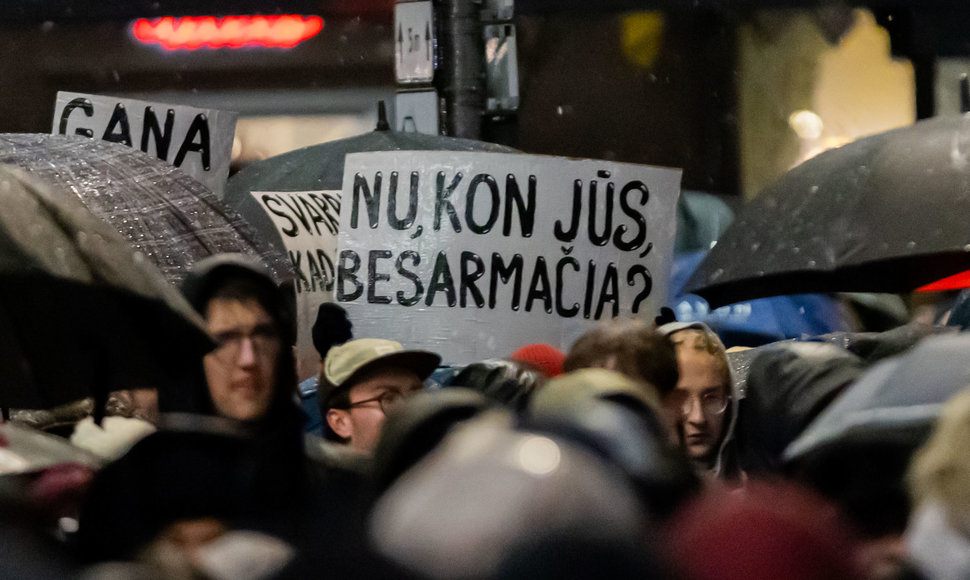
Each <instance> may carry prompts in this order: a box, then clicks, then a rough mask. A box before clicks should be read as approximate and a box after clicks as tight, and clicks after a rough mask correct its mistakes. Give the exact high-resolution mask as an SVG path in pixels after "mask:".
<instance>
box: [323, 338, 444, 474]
mask: <svg viewBox="0 0 970 580" xmlns="http://www.w3.org/2000/svg"><path fill="white" fill-rule="evenodd" d="M440 362H441V357H440V356H438V355H437V354H434V353H432V352H428V351H423V350H404V347H403V346H401V344H400V343H398V342H395V341H393V340H385V339H381V338H359V339H356V340H351V341H349V342H347V343H344V344H342V345H339V346H335V347H333V348H332V349H330V352H328V353H327V357H326V359H325V360H324V363H323V372H322V373H321V376H320V387H319V399H320V415H321V416H322V417H324V419H325V422H324V435H325V436H326V438H327V439H329V440H331V441H339V442H343V443H345V444H347V445H348V446H349V448H350V449H351V450H352V451H355V452H357V453H361V454H364V455H369V454H371V453H372V452H373V451H374V448H375V447H376V446H377V442H378V440H379V439H380V435H381V429H382V428H383V425H384V419H385V418H386V417H387V414H388V413H391V412H393V411H394V409H395V408H396V407H397V406H399V405H400V404H401V403H402V402H403V401H404V400H405V399H406V398H407V397H409V396H410V395H412V394H414V393H415V392H417V391H420V390H421V389H422V388H423V387H424V381H425V380H426V379H427V378H428V377H429V376H431V373H432V372H433V371H434V370H435V369H436V368H437V367H438V364H439V363H440Z"/></svg>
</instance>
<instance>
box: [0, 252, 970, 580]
mask: <svg viewBox="0 0 970 580" xmlns="http://www.w3.org/2000/svg"><path fill="white" fill-rule="evenodd" d="M183 293H184V294H185V296H186V298H187V299H188V301H189V302H190V303H191V304H192V306H193V307H194V308H195V309H196V310H197V311H198V313H199V314H200V315H202V317H203V318H204V320H205V323H206V326H207V330H208V331H209V334H210V335H211V336H212V337H213V340H214V342H215V348H214V349H213V350H212V351H211V352H210V353H209V354H207V355H205V357H204V358H203V359H202V360H200V361H198V373H197V376H196V380H195V381H194V382H192V381H189V384H185V385H183V387H182V388H179V389H177V390H172V389H163V390H160V391H158V392H157V393H156V392H153V391H142V390H138V391H133V392H130V393H116V394H115V395H114V396H113V397H112V399H111V400H112V404H113V405H114V407H112V408H111V409H109V413H108V416H106V417H103V418H101V417H98V418H99V419H100V421H94V420H92V419H91V418H87V419H84V420H81V421H78V422H76V425H73V427H74V428H73V433H65V434H64V435H65V436H69V437H70V441H71V444H73V445H75V446H76V447H77V448H78V449H87V450H89V451H91V452H93V453H96V454H98V455H99V456H100V457H101V458H102V461H103V465H102V466H100V467H98V468H96V469H92V468H91V467H89V466H85V465H79V464H70V463H62V464H58V465H55V466H54V467H48V468H46V469H43V470H39V471H35V472H31V473H29V474H26V475H24V476H22V477H21V478H19V479H16V480H15V483H10V484H3V485H2V486H0V497H2V498H3V501H4V503H5V504H6V505H7V506H8V509H6V510H5V514H4V515H3V516H2V520H3V522H4V525H3V526H0V535H2V536H5V539H4V540H3V541H0V552H3V555H2V556H0V571H2V576H3V577H9V578H21V577H22V578H44V577H52V578H66V577H78V578H85V579H88V580H109V579H116V578H172V579H213V580H217V579H229V578H232V579H243V580H246V579H260V578H382V579H384V578H427V579H452V578H455V579H458V578H461V579H486V578H488V579H491V578H496V579H512V578H610V579H614V578H616V579H621V578H661V579H684V580H694V579H696V580H706V579H720V578H723V579H734V578H737V579H742V578H744V579H762V578H763V579H768V578H772V579H776V578H793V579H831V578H846V579H852V578H859V579H894V578H895V579H903V578H914V579H918V578H926V579H936V578H954V579H956V578H967V577H970V485H968V484H970V461H968V460H967V456H966V454H965V449H966V448H964V447H963V444H964V443H965V442H970V393H966V392H963V393H960V392H959V391H960V390H961V388H962V386H964V385H965V384H964V385H959V384H958V385H956V387H957V388H954V389H953V390H954V392H955V393H959V394H957V395H956V396H955V397H953V398H952V399H951V400H949V401H948V402H946V403H945V405H943V404H942V403H943V402H944V401H943V400H940V401H938V403H940V405H936V406H935V407H933V408H932V409H931V412H930V415H929V416H930V417H931V419H932V420H927V421H924V422H921V423H919V424H918V425H916V426H915V427H913V425H914V423H913V422H912V421H910V422H908V423H905V424H903V423H900V424H898V425H896V426H892V425H891V426H890V427H891V428H889V429H881V430H880V429H874V428H871V429H863V430H860V429H856V430H855V431H852V430H849V431H847V432H846V431H843V432H841V433H835V435H831V434H830V436H827V438H823V439H822V440H821V443H818V442H817V441H815V440H814V439H812V440H810V441H808V443H806V438H808V439H811V437H812V436H813V435H812V433H813V429H814V428H815V426H816V425H817V424H819V423H823V426H824V424H825V421H829V422H831V421H833V420H834V419H832V418H831V417H830V415H831V414H832V412H833V411H835V410H837V408H838V407H839V406H840V405H842V406H845V405H849V404H850V403H852V401H853V398H855V399H859V398H860V397H861V396H862V395H860V394H858V393H859V390H860V389H863V388H864V387H865V388H868V386H869V385H870V384H873V383H874V381H875V380H876V378H878V376H885V375H887V374H892V375H894V376H895V377H896V378H898V379H899V380H908V381H909V384H908V386H905V387H904V389H903V390H904V391H905V390H906V389H909V390H910V391H912V392H922V391H925V390H931V389H930V387H929V386H928V385H929V381H931V380H935V379H934V377H933V375H932V374H924V375H920V374H913V373H909V374H907V373H906V372H904V371H905V369H906V367H905V366H903V364H902V363H900V362H899V361H900V358H901V357H907V356H910V354H912V353H915V352H916V351H917V350H918V349H922V348H924V345H928V344H930V343H933V342H934V341H935V340H938V339H940V338H941V337H927V336H928V335H931V334H936V333H937V332H936V331H935V330H934V329H933V328H932V327H925V328H915V327H903V328H900V329H897V330H894V331H890V332H888V333H885V334H881V335H874V334H869V335H865V336H861V335H860V336H858V337H845V336H843V337H839V340H824V339H820V340H804V341H786V342H781V343H775V344H770V345H767V346H764V347H759V348H756V349H751V350H739V351H734V349H732V350H731V351H728V350H727V349H725V347H724V345H723V343H722V341H721V340H720V338H719V337H718V335H717V334H715V333H714V332H713V331H711V330H710V329H709V328H707V327H706V326H705V325H704V324H701V323H690V322H678V321H676V320H674V319H673V318H672V317H670V316H666V317H662V318H658V320H657V321H651V322H650V323H647V322H645V321H642V320H622V321H621V320H616V321H612V322H611V323H609V324H604V325H601V326H598V327H596V328H594V329H593V330H590V331H589V332H587V333H586V334H584V335H583V336H582V337H581V338H579V339H578V340H577V341H576V342H575V343H574V344H572V345H570V348H569V349H568V351H567V352H561V351H560V350H559V349H557V348H555V347H553V346H550V345H540V344H533V345H511V344H510V345H507V346H508V353H509V356H508V357H507V358H503V359H494V360H485V361H480V362H475V363H472V364H469V365H466V366H463V367H461V368H455V367H448V366H442V360H441V357H440V356H438V355H437V354H436V353H433V352H428V351H425V350H420V349H413V348H408V346H407V345H402V344H400V343H399V342H396V341H393V340H389V339H387V338H384V337H356V338H355V337H354V336H353V328H352V325H351V323H350V321H348V320H347V318H346V315H345V313H343V312H342V310H341V309H340V308H339V307H338V306H335V305H332V304H328V305H324V306H323V307H321V313H320V316H319V317H318V319H317V323H316V324H315V326H314V331H313V337H314V344H315V346H316V348H317V349H318V350H319V351H320V355H321V363H320V372H319V376H318V377H315V378H314V379H313V380H310V381H306V382H304V383H303V384H300V385H298V384H297V377H296V374H295V368H296V366H295V364H294V360H293V354H292V348H291V345H292V344H293V343H294V321H293V314H292V307H291V304H290V303H289V301H288V300H286V299H285V294H284V292H283V291H282V290H281V289H280V288H279V287H277V286H276V284H275V283H274V282H273V279H272V278H271V276H270V275H269V274H268V273H267V272H266V271H265V270H264V269H263V268H262V267H261V266H260V264H259V263H257V262H255V261H253V260H252V259H250V258H247V257H245V256H239V255H219V256H213V257H211V258H208V259H206V260H203V261H202V262H199V263H198V264H197V265H196V267H195V268H194V270H193V271H192V272H191V274H190V275H189V277H188V278H187V279H186V281H185V283H184V285H183ZM942 338H952V337H942ZM959 338H960V339H961V340H962V338H963V337H962V335H960V336H959ZM966 344H967V343H966V341H964V342H963V343H962V345H966ZM962 345H957V346H962ZM941 364H944V365H950V366H952V367H957V366H959V365H962V364H965V362H964V358H961V357H952V356H951V357H949V360H948V362H945V363H941ZM873 377H876V378H873ZM906 377H911V378H912V380H910V379H907V378H906ZM957 380H958V379H954V381H957ZM951 382H953V381H951ZM857 387H858V388H857ZM940 392H942V391H940ZM928 408H929V407H928V406H927V405H926V404H924V405H922V406H920V410H921V411H926V410H927V409H928ZM940 408H942V411H941V410H940ZM873 414H874V415H879V413H876V412H874V413H870V415H873ZM95 415H98V414H97V413H95ZM910 415H911V414H910ZM937 416H939V419H938V420H937V419H936V417H937ZM921 417H922V415H921ZM910 418H912V417H910ZM846 433H848V435H846ZM850 435H851V436H850ZM0 444H2V445H6V443H5V442H3V441H0ZM793 450H794V451H793ZM0 451H2V448H0ZM0 459H2V454H0Z"/></svg>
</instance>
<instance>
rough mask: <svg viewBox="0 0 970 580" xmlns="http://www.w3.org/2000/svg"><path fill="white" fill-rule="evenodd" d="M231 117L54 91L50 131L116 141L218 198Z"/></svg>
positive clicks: (232, 127)
mask: <svg viewBox="0 0 970 580" xmlns="http://www.w3.org/2000/svg"><path fill="white" fill-rule="evenodd" d="M236 117H237V115H236V113H233V112H228V111H219V110H215V109H196V108H194V107H186V106H181V105H167V104H164V103H152V102H147V101H139V100H135V99H120V98H117V97H109V96H102V95H86V94H82V93H68V92H64V91H60V92H58V93H57V102H56V104H55V106H54V124H53V128H52V129H51V131H52V132H53V133H55V134H61V135H75V134H76V135H84V136H86V137H92V138H96V139H104V140H105V141H113V142H115V143H122V144H124V145H127V146H129V147H135V148H138V149H141V150H142V151H144V152H145V153H148V154H149V155H154V156H155V157H158V158H159V159H163V160H165V161H168V162H169V163H171V164H172V165H174V166H175V167H179V168H181V169H182V170H183V171H185V172H186V173H187V174H189V175H191V176H192V177H194V178H195V179H197V180H198V181H200V182H202V183H203V184H205V185H206V186H207V187H208V188H209V189H211V190H212V191H214V192H215V193H216V195H220V196H221V195H222V191H223V189H225V184H226V177H228V175H229V162H230V160H231V158H232V140H233V136H234V134H235V131H236Z"/></svg>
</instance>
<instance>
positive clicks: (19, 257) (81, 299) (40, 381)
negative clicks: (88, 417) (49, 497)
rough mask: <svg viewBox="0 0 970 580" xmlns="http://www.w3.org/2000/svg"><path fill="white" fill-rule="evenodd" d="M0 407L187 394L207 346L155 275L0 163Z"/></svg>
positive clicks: (40, 185) (59, 197)
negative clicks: (143, 393)
mask: <svg viewBox="0 0 970 580" xmlns="http://www.w3.org/2000/svg"><path fill="white" fill-rule="evenodd" d="M0 207H2V208H3V211H2V212H0V407H4V408H8V407H13V408H18V409H42V408H50V407H53V406H56V405H60V404H63V403H67V402H71V401H74V400H77V399H82V398H85V397H88V396H94V397H95V399H96V400H101V401H103V400H104V399H106V397H107V393H108V392H109V391H113V390H119V389H129V388H138V387H159V388H168V387H178V386H182V387H184V386H185V384H186V382H187V381H189V380H191V379H192V378H193V377H194V376H196V375H195V373H196V371H197V370H198V366H199V365H198V360H199V357H200V356H201V355H202V354H204V353H205V352H206V351H207V350H209V349H210V348H211V347H212V342H211V340H210V339H209V338H208V335H207V334H206V333H205V331H204V327H203V323H202V320H201V318H199V316H198V315H197V314H195V312H194V311H193V310H192V308H191V307H190V306H189V304H188V303H187V302H186V301H185V299H184V298H182V296H181V294H179V293H178V291H177V290H176V289H175V288H174V287H173V286H171V285H170V284H169V283H168V282H167V281H166V279H165V278H164V276H162V274H161V272H159V271H158V269H157V268H155V266H153V265H152V264H151V263H150V262H148V261H147V260H146V259H145V258H144V256H142V255H141V254H140V253H137V252H135V251H134V250H132V248H131V246H130V245H129V244H128V242H127V241H126V240H124V239H123V238H122V237H121V236H120V235H119V234H118V233H117V232H116V231H114V230H113V229H112V228H111V226H109V225H107V224H106V223H104V222H103V221H101V220H100V219H99V218H97V217H96V216H95V215H93V214H92V213H91V212H90V211H89V210H88V209H87V208H85V207H84V205H82V204H81V202H80V201H78V199H77V197H75V196H73V195H71V194H70V193H66V192H64V191H59V190H58V189H57V188H56V187H55V186H53V185H51V184H48V183H44V182H43V181H40V180H39V179H38V178H37V176H32V175H28V174H26V173H25V172H23V171H22V170H20V169H18V168H16V167H12V166H9V165H2V164H0Z"/></svg>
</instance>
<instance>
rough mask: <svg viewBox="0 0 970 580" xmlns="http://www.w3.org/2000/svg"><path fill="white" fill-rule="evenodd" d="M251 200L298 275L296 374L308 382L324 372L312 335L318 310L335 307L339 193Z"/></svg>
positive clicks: (270, 194)
mask: <svg viewBox="0 0 970 580" xmlns="http://www.w3.org/2000/svg"><path fill="white" fill-rule="evenodd" d="M251 195H252V196H253V198H254V199H255V200H256V202H257V203H258V204H259V206H260V207H261V208H262V209H263V210H264V211H266V215H267V216H269V218H270V219H271V220H272V221H273V224H274V225H275V226H276V228H277V230H278V231H279V233H280V237H281V238H283V244H284V245H285V246H286V248H285V250H286V253H287V254H288V255H289V257H290V261H291V262H292V263H293V270H294V272H296V280H295V286H296V321H297V330H296V334H297V345H296V346H297V352H296V358H297V368H298V371H297V374H298V375H299V377H300V380H304V379H307V378H309V377H311V376H313V375H316V374H318V373H319V372H320V371H319V364H320V357H319V355H318V354H317V351H316V349H315V348H314V347H313V340H312V338H311V330H312V329H313V323H314V321H315V320H316V317H317V308H318V307H319V306H320V304H322V303H324V302H332V301H333V287H334V256H335V255H336V249H337V228H338V227H339V225H340V223H339V219H338V216H339V215H340V192H339V191H253V192H251Z"/></svg>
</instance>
